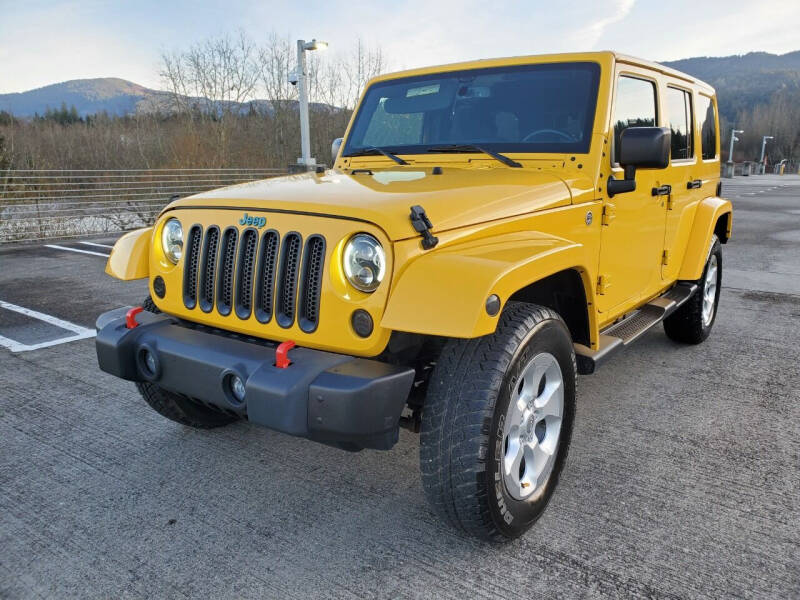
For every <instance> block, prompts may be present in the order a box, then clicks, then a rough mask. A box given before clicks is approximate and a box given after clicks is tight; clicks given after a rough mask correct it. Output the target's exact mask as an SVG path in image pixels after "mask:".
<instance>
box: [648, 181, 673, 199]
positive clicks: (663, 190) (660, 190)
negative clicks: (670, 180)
mask: <svg viewBox="0 0 800 600" xmlns="http://www.w3.org/2000/svg"><path fill="white" fill-rule="evenodd" d="M650 193H651V194H652V195H653V196H669V195H670V194H671V193H672V186H671V185H669V184H667V185H661V186H659V187H654V188H653V189H652V190H651V192H650Z"/></svg>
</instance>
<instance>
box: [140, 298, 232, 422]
mask: <svg viewBox="0 0 800 600" xmlns="http://www.w3.org/2000/svg"><path fill="white" fill-rule="evenodd" d="M142 308H144V309H145V310H146V311H148V312H152V313H160V312H161V311H160V310H159V309H158V307H157V306H156V305H155V303H154V302H153V299H152V298H151V297H150V296H148V297H147V298H146V299H145V301H144V302H142ZM136 389H138V390H139V393H140V394H141V396H142V398H144V401H145V402H147V404H149V405H150V408H152V409H153V410H154V411H156V412H157V413H158V414H160V415H161V416H163V417H166V418H167V419H170V420H172V421H175V422H177V423H180V424H181V425H186V426H188V427H194V428H196V429H213V428H215V427H222V426H224V425H229V424H230V423H233V422H234V421H236V420H237V417H235V416H233V415H230V414H228V413H224V412H222V411H219V410H215V409H213V408H210V407H208V406H205V405H204V404H200V403H199V402H197V401H195V400H192V399H191V398H189V397H187V396H182V395H181V394H175V393H173V392H169V391H167V390H165V389H164V388H162V387H160V386H158V385H156V384H155V383H151V382H149V381H144V382H137V383H136Z"/></svg>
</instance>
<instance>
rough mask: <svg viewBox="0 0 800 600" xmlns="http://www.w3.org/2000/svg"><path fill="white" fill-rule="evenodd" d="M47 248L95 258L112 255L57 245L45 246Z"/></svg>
mask: <svg viewBox="0 0 800 600" xmlns="http://www.w3.org/2000/svg"><path fill="white" fill-rule="evenodd" d="M44 247H45V248H53V249H55V250H67V251H69V252H80V253H81V254H92V255H94V256H102V257H104V258H108V257H109V256H111V255H110V254H103V253H102V252H92V251H91V250H81V249H80V248H67V247H66V246H58V245H56V244H45V245H44Z"/></svg>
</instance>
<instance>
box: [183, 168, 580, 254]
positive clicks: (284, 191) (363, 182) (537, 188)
mask: <svg viewBox="0 0 800 600" xmlns="http://www.w3.org/2000/svg"><path fill="white" fill-rule="evenodd" d="M570 202H571V196H570V192H569V189H568V187H567V185H566V184H565V183H564V182H563V181H562V180H561V179H559V178H558V177H556V176H555V175H553V174H550V173H546V172H542V171H533V170H529V169H512V168H486V169H478V168H452V167H446V168H445V169H444V172H443V173H441V174H438V175H434V174H432V172H431V169H430V168H427V169H414V168H413V167H405V168H397V169H381V170H378V169H376V170H374V171H372V172H369V171H367V172H360V173H359V172H357V173H356V174H351V173H348V172H344V171H327V172H326V173H325V174H321V175H318V174H315V173H302V174H299V175H288V176H284V177H276V178H274V179H265V180H261V181H253V182H249V183H243V184H239V185H234V186H230V187H224V188H220V189H216V190H212V191H209V192H203V193H201V194H196V195H193V196H189V197H186V198H182V199H180V200H177V201H175V202H174V203H172V204H171V205H170V207H169V208H170V209H173V208H189V207H191V208H212V207H213V208H230V209H232V210H241V211H243V212H245V211H247V212H255V211H259V210H263V211H280V212H297V213H299V214H304V213H305V214H307V213H312V214H317V215H323V216H325V215H328V216H334V217H337V218H343V217H344V218H353V219H358V220H363V221H369V222H371V223H374V224H375V225H377V226H378V227H380V228H382V229H383V230H384V231H385V232H386V234H387V235H388V236H389V238H390V239H392V240H394V241H396V240H401V239H406V238H411V237H414V236H416V235H417V233H416V232H415V231H414V229H413V227H412V226H411V221H410V219H409V213H410V207H411V206H412V205H415V204H419V205H421V206H422V207H423V208H424V209H425V211H426V213H427V214H428V217H429V218H430V220H431V222H432V223H433V231H434V233H436V232H442V231H446V230H448V229H455V228H458V227H463V226H466V225H472V224H476V223H481V222H485V221H493V220H496V219H503V218H506V217H512V216H516V215H521V214H527V213H531V212H534V211H538V210H544V209H547V208H555V207H558V206H564V205H568V204H570ZM267 220H268V221H269V216H268V215H267Z"/></svg>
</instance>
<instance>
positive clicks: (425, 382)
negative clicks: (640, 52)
mask: <svg viewBox="0 0 800 600" xmlns="http://www.w3.org/2000/svg"><path fill="white" fill-rule="evenodd" d="M718 131H719V125H718V119H717V106H716V99H715V95H714V90H713V89H712V88H710V87H709V86H708V85H706V84H705V83H703V82H701V81H698V80H696V79H694V78H692V77H690V76H687V75H684V74H682V73H679V72H677V71H674V70H672V69H668V68H665V67H663V66H660V65H658V64H654V63H650V62H646V61H642V60H638V59H634V58H630V57H627V56H620V55H618V54H614V53H611V52H597V53H586V54H559V55H546V56H529V57H521V58H505V59H496V60H484V61H477V62H470V63H463V64H453V65H447V66H440V67H431V68H425V69H416V70H413V71H406V72H402V73H394V74H390V75H383V76H380V77H377V78H375V79H373V80H372V81H370V82H369V84H368V85H367V87H366V89H365V91H364V93H363V96H362V98H361V100H360V103H359V105H358V107H357V109H356V110H355V112H354V114H353V117H352V120H351V122H350V125H349V127H348V129H347V132H346V134H345V137H344V138H343V139H340V140H336V141H335V142H334V165H333V168H332V169H330V170H326V171H322V170H320V171H319V172H309V173H302V174H296V175H291V176H286V177H280V178H276V179H269V180H265V181H256V182H252V183H245V184H242V185H236V186H232V187H227V188H223V189H218V190H214V191H211V192H207V193H201V194H197V195H194V196H190V197H186V198H181V199H179V200H176V201H174V202H172V203H171V204H169V206H167V207H166V208H165V209H164V210H163V212H162V213H161V215H160V216H159V218H158V220H157V221H156V223H155V225H154V226H153V227H150V228H147V229H142V230H139V231H134V232H131V233H128V234H127V235H125V236H123V237H122V238H121V239H120V240H119V242H117V244H116V246H115V247H114V251H113V253H112V254H111V257H110V258H109V261H108V266H107V272H108V273H109V274H110V275H112V276H114V277H117V278H119V279H136V278H144V277H147V278H148V280H149V289H150V298H148V299H147V300H145V302H144V306H143V307H136V308H131V309H128V308H127V307H126V308H124V309H119V310H117V311H112V312H111V313H107V314H105V315H102V316H101V317H100V318H99V319H98V324H97V328H98V334H97V355H98V359H99V364H100V368H101V369H102V370H104V371H106V372H108V373H111V374H113V375H116V376H117V377H121V378H123V379H127V380H130V381H134V382H136V385H137V387H138V389H139V392H140V393H141V395H142V396H143V397H144V399H145V400H146V401H147V403H148V404H150V406H152V407H153V408H154V409H155V410H156V411H158V412H159V413H161V414H162V415H164V416H165V417H167V418H170V419H172V420H174V421H177V422H179V423H183V424H185V425H188V426H192V427H216V426H220V425H225V424H227V423H230V422H232V421H234V420H236V419H247V420H248V421H251V422H253V423H258V424H260V425H264V426H266V427H270V428H272V429H275V430H278V431H282V432H285V433H288V434H290V435H295V436H302V437H306V438H309V439H312V440H317V441H320V442H324V443H327V444H331V445H335V446H338V447H340V448H343V449H348V450H359V449H362V448H377V449H388V448H391V447H392V446H393V445H394V444H395V443H396V442H397V440H398V428H399V427H400V426H405V427H408V428H409V429H411V430H414V431H419V432H420V433H421V436H420V446H421V447H420V466H421V471H422V483H423V487H424V489H425V493H426V495H427V497H428V499H429V501H430V503H431V505H432V506H433V508H434V509H435V510H436V511H437V513H438V514H439V515H440V516H441V517H442V518H444V519H446V520H448V521H450V522H451V523H452V524H454V525H455V526H456V527H458V528H460V529H462V530H464V531H466V532H468V533H470V534H473V535H476V536H479V537H483V538H487V539H491V540H503V539H509V538H513V537H516V536H518V535H520V534H522V533H523V532H525V531H526V530H527V529H528V528H529V527H530V526H531V525H532V524H533V523H534V522H535V521H536V519H537V518H538V517H539V516H540V515H541V514H542V512H543V510H544V509H545V507H546V505H547V503H548V501H549V500H550V498H551V496H552V494H553V490H554V488H555V487H556V484H557V482H558V478H559V474H560V472H561V470H562V468H563V465H564V461H565V458H566V456H567V449H568V447H569V443H570V436H571V433H572V428H573V423H574V420H575V384H576V378H577V374H578V373H592V372H593V371H594V370H595V369H596V368H597V366H598V364H600V363H601V361H603V360H604V359H605V358H607V357H608V356H609V355H610V354H612V353H613V351H614V350H617V349H619V348H621V347H623V346H625V345H627V344H630V343H631V342H633V341H634V340H635V339H636V338H638V337H639V336H641V335H642V334H643V333H644V332H645V331H647V330H648V329H649V328H650V327H652V326H654V325H656V324H657V323H659V322H663V323H664V329H665V331H666V333H667V335H668V336H669V337H670V338H671V339H673V340H675V341H676V342H681V343H688V344H697V343H699V342H701V341H703V340H704V339H705V338H706V337H707V336H708V334H709V332H710V330H711V327H712V325H713V324H714V318H715V315H716V309H717V304H718V302H719V294H720V282H721V275H722V254H721V247H720V244H724V243H725V242H727V241H728V239H729V237H730V233H731V205H730V203H729V202H728V201H726V200H723V199H722V198H720V183H719V181H720V180H719V167H720V164H719V134H718Z"/></svg>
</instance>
